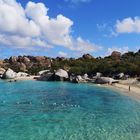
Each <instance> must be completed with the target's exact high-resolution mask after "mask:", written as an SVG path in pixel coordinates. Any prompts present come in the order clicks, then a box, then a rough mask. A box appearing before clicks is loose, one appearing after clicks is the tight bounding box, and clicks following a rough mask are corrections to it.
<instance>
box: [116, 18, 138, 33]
mask: <svg viewBox="0 0 140 140" xmlns="http://www.w3.org/2000/svg"><path fill="white" fill-rule="evenodd" d="M115 29H116V33H118V34H120V33H140V18H139V17H135V18H134V19H133V18H131V17H128V18H125V19H123V20H122V21H120V20H117V22H116V25H115Z"/></svg>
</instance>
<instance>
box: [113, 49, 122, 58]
mask: <svg viewBox="0 0 140 140" xmlns="http://www.w3.org/2000/svg"><path fill="white" fill-rule="evenodd" d="M111 58H113V59H120V58H121V53H120V52H117V51H113V52H112V54H111Z"/></svg>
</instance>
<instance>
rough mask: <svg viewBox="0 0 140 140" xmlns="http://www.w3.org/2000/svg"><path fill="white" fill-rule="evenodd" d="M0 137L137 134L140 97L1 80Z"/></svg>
mask: <svg viewBox="0 0 140 140" xmlns="http://www.w3.org/2000/svg"><path fill="white" fill-rule="evenodd" d="M0 94H1V96H0V104H1V108H0V112H1V115H0V124H1V125H0V128H1V131H0V139H2V140H19V139H20V140H27V139H28V140H31V139H34V140H42V139H47V140H52V139H53V140H58V139H59V140H60V139H64V140H66V139H67V140H77V139H81V140H82V139H83V140H85V139H86V140H91V139H97V140H104V139H109V140H113V139H115V140H126V139H127V140H139V138H140V135H139V132H140V126H139V124H140V103H139V102H137V101H136V100H133V99H132V98H130V97H128V96H124V95H122V94H119V92H117V91H114V90H112V89H107V88H105V87H98V86H94V85H91V84H73V83H68V82H40V81H32V80H28V81H24V80H22V81H17V82H12V83H9V82H7V81H0Z"/></svg>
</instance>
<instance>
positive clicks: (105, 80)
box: [95, 77, 119, 84]
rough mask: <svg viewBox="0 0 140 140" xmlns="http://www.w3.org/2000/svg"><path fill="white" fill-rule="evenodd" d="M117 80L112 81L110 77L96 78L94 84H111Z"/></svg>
mask: <svg viewBox="0 0 140 140" xmlns="http://www.w3.org/2000/svg"><path fill="white" fill-rule="evenodd" d="M118 82H119V81H118V80H114V79H113V78H110V77H98V78H97V79H96V80H95V83H96V84H112V83H118Z"/></svg>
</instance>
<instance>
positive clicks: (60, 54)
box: [58, 51, 68, 57]
mask: <svg viewBox="0 0 140 140" xmlns="http://www.w3.org/2000/svg"><path fill="white" fill-rule="evenodd" d="M58 55H59V56H60V57H67V56H68V54H67V53H65V52H63V51H59V52H58Z"/></svg>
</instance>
